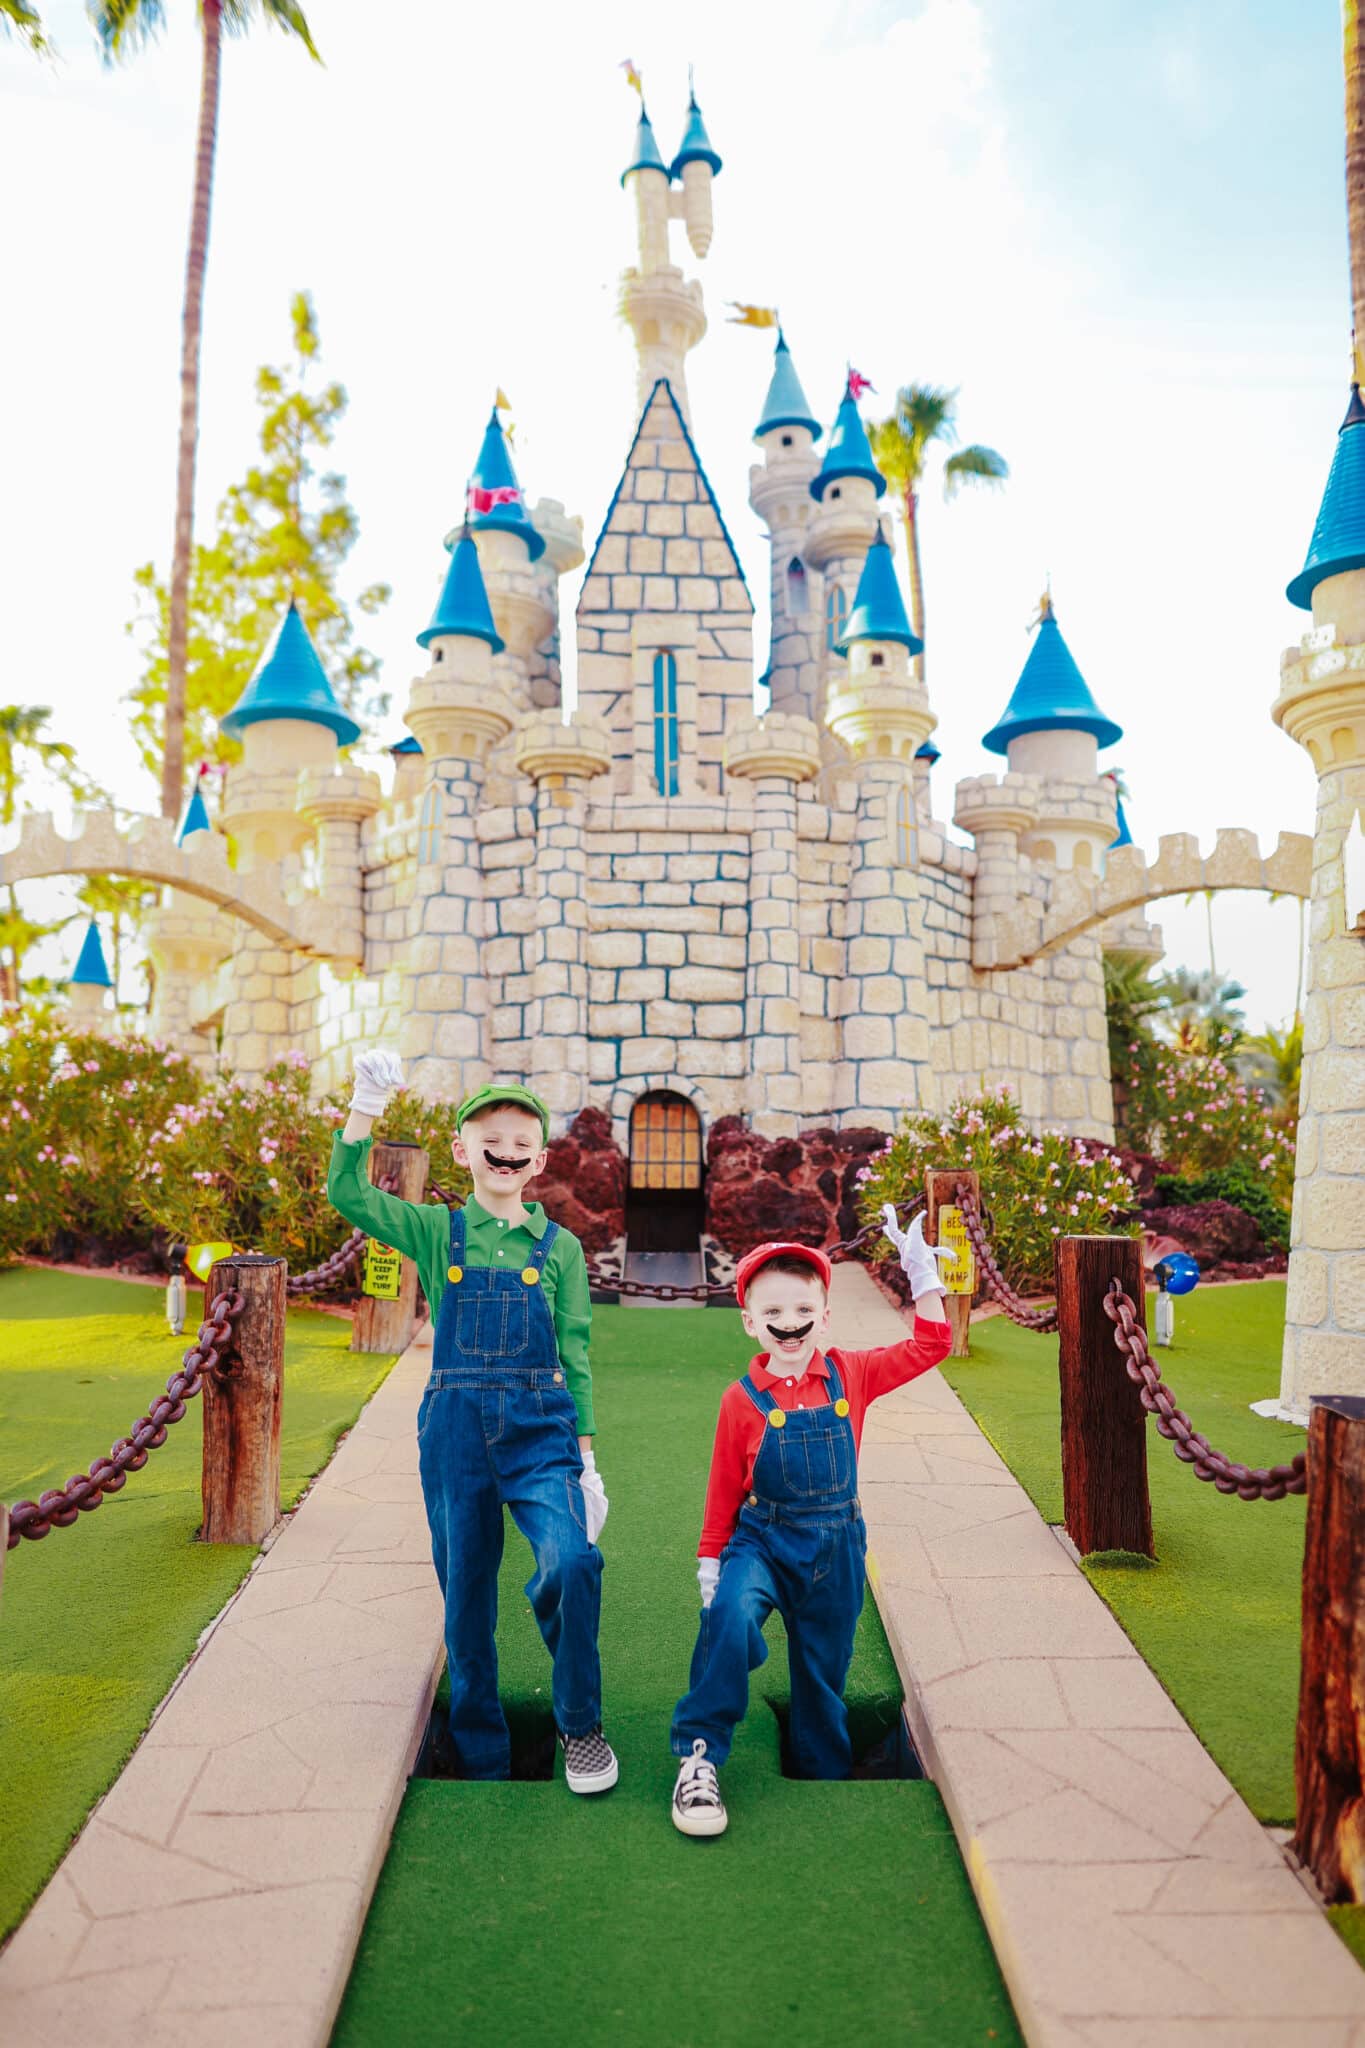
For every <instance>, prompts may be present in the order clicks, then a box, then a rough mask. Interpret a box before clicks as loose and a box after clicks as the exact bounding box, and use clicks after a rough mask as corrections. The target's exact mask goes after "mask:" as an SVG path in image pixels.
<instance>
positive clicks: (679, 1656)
mask: <svg viewBox="0 0 1365 2048" xmlns="http://www.w3.org/2000/svg"><path fill="white" fill-rule="evenodd" d="M747 1357H748V1351H747V1348H746V1340H745V1338H744V1336H743V1332H742V1329H741V1325H740V1321H739V1317H738V1315H737V1314H734V1313H733V1312H729V1311H725V1312H722V1311H717V1310H709V1311H708V1310H681V1309H679V1310H673V1309H670V1310H650V1309H629V1308H614V1309H599V1310H597V1311H596V1313H595V1315H594V1319H593V1375H594V1385H595V1392H596V1406H597V1419H598V1426H599V1429H600V1432H601V1434H600V1435H599V1437H598V1459H599V1463H600V1466H601V1469H602V1474H603V1478H604V1481H605V1484H606V1488H607V1492H608V1494H609V1495H610V1497H611V1503H612V1506H611V1517H610V1520H609V1521H608V1524H607V1528H606V1532H605V1534H604V1537H603V1541H602V1549H603V1553H604V1555H605V1558H606V1564H607V1570H606V1576H605V1579H604V1588H603V1621H602V1656H603V1671H604V1681H605V1713H606V1728H607V1732H608V1734H609V1735H610V1737H611V1739H612V1742H613V1743H614V1744H615V1746H616V1748H617V1751H618V1754H619V1756H620V1758H621V1783H620V1784H619V1785H618V1786H617V1788H616V1790H615V1791H613V1792H611V1793H608V1794H606V1795H605V1796H603V1797H602V1798H599V1799H596V1800H576V1799H573V1798H571V1797H570V1796H569V1794H568V1793H567V1792H566V1791H565V1789H564V1785H563V1783H562V1779H560V1778H559V1776H558V1774H557V1775H556V1779H555V1782H553V1783H514V1784H509V1785H465V1784H453V1783H449V1782H440V1781H435V1780H425V1781H424V1780H416V1781H414V1782H413V1783H412V1784H411V1785H410V1786H409V1789H408V1793H407V1796H406V1798H405V1800H404V1803H403V1807H402V1810H401V1812H400V1814H399V1819H398V1825H397V1828H396V1831H395V1834H394V1838H393V1843H392V1846H391V1849H390V1853H389V1857H388V1861H387V1863H386V1865H385V1868H384V1871H383V1873H382V1875H381V1877H380V1880H379V1886H378V1890H377V1892H376V1895H375V1899H374V1903H373V1906H372V1908H371V1911H370V1915H369V1919H368V1921H367V1923H366V1927H365V1931H364V1934H363V1936H362V1939H361V1944H360V1949H359V1952H358V1954H357V1958H356V1963H355V1967H354V1969H353V1972H352V1976H351V1981H350V1986H349V1989H348V1991H347V1995H346V2000H345V2003H344V2005H343V2008H342V2012H341V2016H340V2019H339V2021H338V2024H337V2031H336V2034H335V2037H334V2041H335V2044H336V2048H380V2044H382V2043H387V2042H389V2041H391V2040H395V2039H401V2040H403V2041H405V2042H406V2043H408V2044H409V2048H425V2044H431V2048H437V2044H439V2048H446V2044H448V2043H450V2042H451V2041H456V2040H458V2041H460V2042H461V2043H463V2044H465V2048H495V2044H496V2048H522V2044H527V2048H529V2044H532V2043H534V2044H536V2048H542V2044H544V2043H546V2042H550V2041H552V2042H554V2043H555V2048H580V2044H581V2048H599V2044H600V2048H620V2044H624V2043H627V2042H629V2043H635V2042H657V2043H658V2044H659V2048H693V2044H695V2048H731V2044H735V2048H738V2044H740V2043H744V2044H746V2048H747V2044H751V2043H754V2042H760V2041H767V2040H769V2039H779V2040H780V2041H781V2042H782V2043H783V2048H815V2044H817V2043H818V2044H821V2048H824V2044H831V2043H833V2044H842V2043H844V2042H847V2041H850V2040H852V2039H854V2038H855V2037H856V2038H857V2039H858V2040H861V2041H867V2042H875V2043H878V2044H887V2048H899V2044H902V2043H907V2044H908V2043H916V2044H922V2048H965V2044H968V2043H973V2044H975V2043H988V2042H998V2043H1001V2044H1007V2043H1008V2044H1014V2043H1017V2042H1018V2041H1019V2038H1020V2037H1019V2034H1018V2030H1017V2028H1016V2026H1015V2022H1014V2018H1013V2015H1012V2012H1011V2009H1010V2005H1009V2000H1008V1997H1007V1995H1006V1993H1005V1990H1004V1987H1003V1984H1002V1982H1001V1979H1000V1976H999V1972H998V1970H997V1967H996V1964H995V1959H994V1957H993V1955H992V1952H991V1949H990V1945H989V1943H988V1941H987V1939H986V1935H985V1931H984V1929H983V1927H982V1925H981V1921H980V1918H979V1916H978V1914H977V1911H976V1906H975V1902H974V1900H973V1898H972V1894H971V1890H970V1887H969V1885H968V1883H967V1878H966V1874H965V1872H964V1870H963V1867H962V1862H961V1859H960V1857H959V1855H958V1853H957V1848H956V1844H955V1842H954V1838H953V1834H952V1829H951V1827H950V1825H949V1822H948V1818H947V1815H946V1813H945V1812H944V1809H943V1803H942V1801H941V1800H940V1798H939V1795H938V1793H937V1792H936V1791H935V1789H934V1788H933V1786H931V1785H929V1784H926V1783H924V1782H922V1781H920V1782H908V1781H882V1782H868V1783H853V1784H845V1785H828V1784H825V1785H810V1784H797V1783H794V1782H792V1781H790V1780H788V1779H786V1778H784V1777H783V1776H782V1775H781V1767H780V1755H779V1736H778V1721H777V1718H776V1716H775V1714H774V1711H773V1705H772V1704H770V1702H771V1703H773V1704H776V1705H777V1706H781V1705H783V1704H785V1690H786V1655H785V1647H784V1644H783V1640H782V1633H781V1629H780V1625H777V1624H774V1625H773V1626H772V1627H771V1628H770V1631H769V1634H770V1638H771V1641H772V1655H771V1657H770V1659H769V1662H768V1663H767V1665H765V1667H764V1668H763V1670H762V1671H761V1672H759V1673H758V1674H756V1678H755V1697H754V1701H753V1704H752V1706H751V1708H750V1713H749V1718H748V1720H747V1721H746V1723H745V1724H744V1726H743V1727H742V1729H741V1730H740V1733H739V1739H738V1741H737V1743H736V1746H735V1751H734V1754H733V1756H732V1758H731V1760H730V1762H729V1763H728V1764H727V1765H726V1768H725V1771H724V1773H723V1783H724V1790H725V1795H726V1801H727V1804H728V1806H729V1809H730V1816H731V1819H730V1831H729V1833H728V1834H727V1835H725V1836H723V1837H722V1838H721V1839H720V1840H719V1841H714V1842H696V1841H689V1840H685V1839H684V1838H683V1837H681V1836H679V1835H678V1834H677V1833H676V1832H675V1830H674V1828H673V1826H672V1823H671V1821H670V1818H669V1811H668V1806H669V1795H670V1791H671V1787H672V1782H673V1776H674V1770H675V1765H674V1762H673V1759H672V1757H671V1755H670V1753H669V1749H668V1721H669V1715H670V1712H671V1710H672V1706H673V1702H674V1700H675V1698H676V1697H677V1695H678V1693H679V1692H680V1691H681V1690H682V1688H683V1686H684V1684H685V1682H686V1676H687V1666H688V1659H689V1657H690V1654H691V1649H692V1640H693V1636H694V1634H695V1630H696V1622H697V1590H696V1580H695V1578H694V1576H693V1574H694V1571H695V1565H696V1556H695V1551H696V1538H697V1531H698V1528H699V1525H700V1519H701V1506H702V1495H703V1491H704V1486H705V1475H706V1470H707V1465H708V1462H709V1456H710V1447H711V1436H712V1431H713V1428H714V1424H715V1414H716V1406H717V1403H718V1401H719V1397H720V1392H721V1389H722V1387H723V1386H724V1384H725V1382H726V1380H727V1379H729V1378H733V1377H734V1376H735V1374H736V1373H737V1372H738V1371H739V1370H742V1368H743V1365H744V1364H745V1363H746V1362H747ZM530 1570H531V1560H530V1553H529V1551H528V1550H527V1548H526V1546H525V1544H524V1543H523V1542H522V1540H521V1538H520V1537H518V1536H517V1535H515V1533H512V1534H511V1535H510V1537H509V1542H508V1559H507V1563H506V1566H505V1569H504V1574H503V1582H502V1617H503V1618H502V1626H501V1650H502V1689H503V1694H504V1698H505V1699H506V1700H507V1701H508V1705H509V1710H511V1711H512V1712H514V1713H515V1718H516V1720H517V1721H518V1722H521V1721H524V1720H525V1719H526V1718H527V1717H528V1716H535V1715H538V1714H548V1711H549V1705H548V1703H549V1661H548V1659H547V1657H546V1655H545V1652H544V1649H543V1647H542V1645H541V1642H540V1638H539V1636H538V1634H537V1632H536V1629H535V1625H534V1622H533V1621H532V1619H531V1615H530V1610H529V1608H528V1605H527V1602H526V1600H525V1598H524V1597H523V1594H522V1590H521V1589H522V1586H523V1584H524V1582H525V1580H526V1579H527V1577H528V1576H529V1574H530ZM900 1697H901V1695H900V1686H899V1683H898V1680H897V1677H896V1672H895V1667H894V1665H893V1663H892V1661H891V1656H890V1652H889V1650H888V1647H887V1643H886V1637H885V1635H884V1633H883V1631H882V1627H881V1623H880V1620H879V1618H878V1616H877V1613H876V1610H875V1608H874V1607H873V1605H872V1602H871V1600H870V1599H869V1601H868V1603H867V1606H866V1608H865V1610H864V1616H863V1622H862V1626H861V1628H860V1631H859V1637H858V1645H857V1651H856V1655H855V1661H854V1666H853V1671H852V1673H851V1676H850V1681H849V1699H850V1704H851V1706H852V1709H853V1720H854V1725H855V1730H856V1731H857V1735H858V1740H859V1742H860V1743H861V1744H863V1745H866V1744H868V1743H870V1742H872V1741H873V1740H875V1738H876V1736H877V1735H878V1734H879V1733H881V1731H883V1730H885V1729H886V1728H888V1727H890V1726H892V1725H893V1724H894V1720H895V1716H896V1714H897V1712H898V1710H899V1702H900Z"/></svg>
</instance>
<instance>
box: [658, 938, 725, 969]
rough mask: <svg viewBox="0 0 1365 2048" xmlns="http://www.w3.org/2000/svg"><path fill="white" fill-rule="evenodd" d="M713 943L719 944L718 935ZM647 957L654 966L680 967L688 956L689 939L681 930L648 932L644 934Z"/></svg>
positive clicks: (713, 939)
mask: <svg viewBox="0 0 1365 2048" xmlns="http://www.w3.org/2000/svg"><path fill="white" fill-rule="evenodd" d="M711 943H712V944H719V943H720V941H719V937H718V935H716V936H713V937H712V940H711ZM644 948H645V959H646V960H647V961H648V962H649V964H650V965H651V966H652V967H654V966H658V967H680V966H681V965H682V963H683V961H684V960H685V959H686V957H687V940H686V939H685V938H684V937H683V935H682V933H681V932H646V933H645V934H644Z"/></svg>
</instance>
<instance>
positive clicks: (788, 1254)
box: [735, 1243, 834, 1308]
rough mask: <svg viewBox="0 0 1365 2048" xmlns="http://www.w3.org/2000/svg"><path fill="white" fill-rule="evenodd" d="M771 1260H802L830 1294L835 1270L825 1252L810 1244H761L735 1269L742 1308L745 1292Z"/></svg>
mask: <svg viewBox="0 0 1365 2048" xmlns="http://www.w3.org/2000/svg"><path fill="white" fill-rule="evenodd" d="M770 1259H801V1260H802V1261H803V1262H804V1263H805V1264H806V1265H807V1266H810V1267H812V1268H813V1270H814V1271H815V1272H817V1273H818V1274H819V1275H820V1278H821V1279H822V1280H823V1281H824V1283H825V1291H826V1293H828V1292H829V1283H830V1277H831V1275H832V1273H833V1271H834V1268H833V1267H832V1266H831V1265H830V1262H829V1260H828V1259H827V1258H826V1257H825V1255H824V1253H823V1252H820V1251H817V1250H816V1249H815V1247H814V1245H809V1244H785V1243H783V1244H759V1245H755V1246H754V1249H753V1250H752V1251H751V1252H746V1253H745V1254H744V1257H743V1258H742V1259H741V1260H740V1262H739V1264H738V1266H737V1267H736V1268H735V1298H736V1300H737V1301H738V1302H739V1305H740V1307H741V1308H743V1306H744V1292H745V1289H746V1288H747V1287H748V1285H749V1282H750V1281H751V1280H752V1279H753V1277H754V1274H755V1273H756V1272H757V1271H758V1269H759V1267H760V1266H766V1265H767V1263H768V1261H769V1260H770Z"/></svg>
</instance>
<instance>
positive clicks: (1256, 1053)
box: [1236, 1016, 1303, 1123]
mask: <svg viewBox="0 0 1365 2048" xmlns="http://www.w3.org/2000/svg"><path fill="white" fill-rule="evenodd" d="M1236 1066H1237V1071H1238V1073H1239V1074H1240V1075H1241V1077H1242V1079H1243V1080H1244V1081H1250V1082H1251V1083H1252V1084H1253V1086H1255V1087H1257V1088H1259V1089H1260V1090H1261V1092H1262V1094H1263V1095H1264V1096H1265V1097H1266V1099H1267V1100H1268V1102H1269V1103H1270V1106H1271V1108H1272V1109H1273V1110H1274V1111H1275V1121H1276V1122H1277V1123H1283V1122H1285V1121H1287V1120H1288V1119H1291V1118H1295V1117H1296V1116H1297V1114H1298V1107H1299V1082H1300V1079H1301V1078H1302V1074H1303V1019H1302V1017H1299V1016H1295V1017H1294V1018H1293V1020H1292V1021H1291V1022H1290V1023H1288V1024H1286V1026H1285V1028H1284V1030H1283V1031H1277V1030H1276V1029H1275V1027H1274V1025H1273V1024H1267V1025H1266V1028H1265V1030H1264V1031H1254V1032H1249V1033H1248V1034H1247V1036H1246V1037H1245V1038H1243V1040H1242V1042H1241V1044H1240V1045H1239V1046H1238V1048H1237V1060H1236Z"/></svg>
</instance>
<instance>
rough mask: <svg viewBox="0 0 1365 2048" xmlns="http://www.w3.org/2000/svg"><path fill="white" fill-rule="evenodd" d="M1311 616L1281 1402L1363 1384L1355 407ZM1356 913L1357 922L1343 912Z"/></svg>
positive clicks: (1340, 447) (1361, 657)
mask: <svg viewBox="0 0 1365 2048" xmlns="http://www.w3.org/2000/svg"><path fill="white" fill-rule="evenodd" d="M1286 595H1287V596H1288V598H1289V601H1290V603H1291V604H1296V605H1299V606H1301V607H1302V608H1303V609H1304V610H1308V609H1309V608H1310V607H1311V610H1312V615H1313V624H1312V627H1311V629H1310V630H1309V631H1308V632H1306V633H1305V634H1304V635H1303V637H1302V639H1301V640H1300V642H1299V644H1298V645H1297V646H1296V647H1291V648H1288V649H1287V650H1286V651H1285V653H1284V655H1283V657H1282V659H1281V664H1280V695H1279V697H1278V698H1277V700H1276V702H1275V704H1274V706H1273V707H1272V710H1271V716H1272V718H1273V719H1274V720H1275V722H1276V724H1277V725H1280V726H1282V727H1283V728H1284V730H1285V732H1287V733H1288V734H1289V737H1290V738H1291V739H1293V740H1297V741H1298V743H1299V745H1300V746H1301V747H1303V748H1304V749H1305V751H1306V752H1307V754H1308V756H1309V759H1310V760H1311V761H1312V763H1313V767H1314V769H1315V771H1316V773H1317V778H1318V805H1317V820H1316V824H1315V826H1314V833H1313V885H1312V899H1311V900H1312V908H1311V913H1310V917H1309V943H1308V995H1307V1000H1306V1003H1305V1006H1304V1032H1303V1052H1304V1057H1303V1080H1302V1083H1301V1085H1300V1090H1299V1110H1300V1115H1299V1135H1298V1151H1297V1155H1296V1159H1295V1168H1294V1213H1293V1222H1292V1225H1291V1236H1290V1243H1291V1250H1290V1254H1289V1296H1288V1302H1287V1304H1286V1314H1285V1336H1284V1363H1283V1370H1282V1375H1281V1380H1280V1409H1281V1413H1282V1414H1284V1415H1286V1416H1291V1417H1294V1418H1297V1419H1298V1420H1300V1421H1306V1420H1307V1408H1308V1402H1309V1398H1310V1396H1311V1395H1313V1394H1365V1116H1362V1114H1361V1112H1362V1110H1365V1022H1363V1021H1362V1020H1365V926H1362V923H1361V920H1360V917H1359V912H1360V910H1361V905H1360V904H1359V902H1356V901H1353V900H1348V897H1347V888H1346V863H1345V860H1344V859H1343V850H1344V848H1345V845H1346V842H1347V840H1348V839H1350V838H1352V837H1353V836H1354V835H1355V834H1357V833H1358V832H1359V829H1360V827H1359V816H1360V810H1361V805H1362V803H1365V405H1362V403H1361V397H1360V388H1359V386H1358V385H1355V384H1353V385H1352V386H1351V398H1350V403H1349V405H1348V407H1347V410H1346V417H1345V419H1344V420H1343V421H1342V424H1341V428H1340V431H1339V433H1338V436H1337V445H1336V452H1335V455H1334V457H1333V461H1332V467H1331V471H1330V473H1329V475H1328V478H1327V488H1326V490H1325V491H1324V493H1323V497H1322V504H1321V507H1320V509H1319V512H1318V518H1317V524H1316V526H1315V527H1314V529H1313V537H1312V540H1311V541H1310V543H1309V548H1308V559H1307V560H1306V562H1305V563H1304V566H1303V568H1302V569H1301V570H1300V572H1299V574H1298V575H1297V576H1296V577H1295V578H1294V580H1293V582H1292V583H1291V584H1290V585H1289V588H1288V591H1287V593H1286ZM1352 919H1354V922H1351V921H1350V920H1352Z"/></svg>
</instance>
